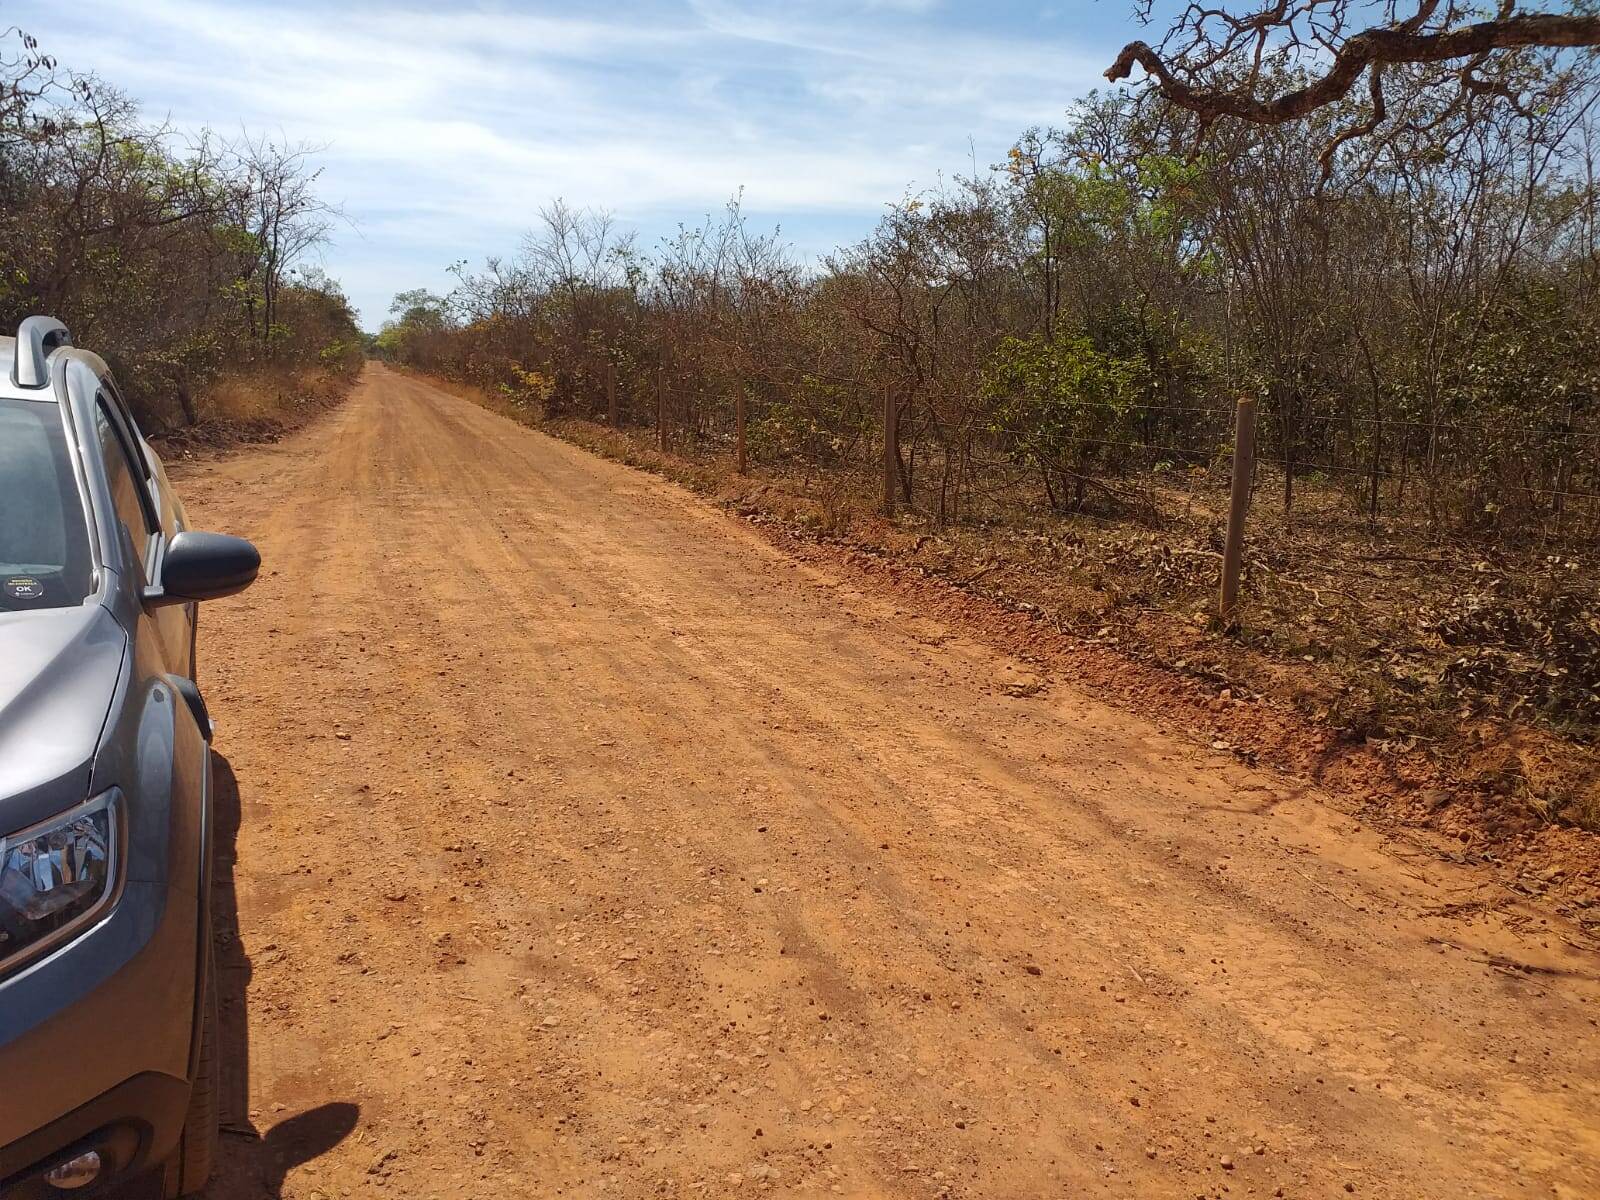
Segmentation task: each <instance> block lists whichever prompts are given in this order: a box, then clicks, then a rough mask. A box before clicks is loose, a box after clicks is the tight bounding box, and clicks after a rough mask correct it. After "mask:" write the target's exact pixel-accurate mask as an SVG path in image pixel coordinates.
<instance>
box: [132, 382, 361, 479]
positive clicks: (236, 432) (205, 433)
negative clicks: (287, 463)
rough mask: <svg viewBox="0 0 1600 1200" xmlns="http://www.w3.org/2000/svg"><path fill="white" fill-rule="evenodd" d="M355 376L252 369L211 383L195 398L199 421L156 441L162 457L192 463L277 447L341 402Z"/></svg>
mask: <svg viewBox="0 0 1600 1200" xmlns="http://www.w3.org/2000/svg"><path fill="white" fill-rule="evenodd" d="M355 380H356V375H355V374H353V373H343V372H328V371H324V370H319V369H315V368H306V369H298V370H291V369H285V368H275V369H271V368H256V369H252V370H248V371H244V372H241V373H239V374H236V375H229V376H225V377H223V378H221V379H217V380H214V381H213V382H212V383H210V384H209V385H208V386H207V387H206V389H205V390H204V391H203V392H201V393H199V394H198V395H197V396H196V397H195V407H196V410H197V413H198V417H199V420H198V421H197V422H196V423H195V424H194V425H185V424H184V423H183V422H182V420H181V419H179V420H178V421H176V422H173V423H171V424H169V426H168V427H167V428H166V429H165V430H164V431H162V432H160V433H157V434H155V435H154V437H155V440H156V441H158V442H159V443H160V444H161V445H162V447H163V453H164V454H176V455H177V456H179V457H185V458H187V457H193V456H194V455H196V454H200V453H207V452H216V451H219V450H225V449H228V448H229V447H232V446H237V445H249V444H253V443H260V442H275V441H277V440H278V439H279V438H281V437H282V436H283V435H284V434H286V433H288V432H290V431H291V430H293V429H296V428H298V427H299V426H301V425H303V424H304V423H305V422H306V421H308V420H310V419H311V418H312V417H314V416H316V415H317V414H318V413H320V412H324V411H326V410H327V409H328V408H330V407H332V406H333V405H335V404H337V403H338V402H339V401H341V400H343V399H344V398H345V396H347V395H348V394H349V392H350V389H351V387H353V386H354V384H355Z"/></svg>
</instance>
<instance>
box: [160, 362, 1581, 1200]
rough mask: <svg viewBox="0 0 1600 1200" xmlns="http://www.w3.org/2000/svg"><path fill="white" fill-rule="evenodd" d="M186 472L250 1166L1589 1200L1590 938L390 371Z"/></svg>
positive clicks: (865, 1189)
mask: <svg viewBox="0 0 1600 1200" xmlns="http://www.w3.org/2000/svg"><path fill="white" fill-rule="evenodd" d="M182 486H183V487H184V488H185V490H186V492H187V494H188V495H189V496H190V497H191V502H190V511H191V516H192V518H193V519H194V520H195V522H196V523H197V524H199V525H201V526H203V527H215V528H222V529H230V530H234V531H236V532H239V533H243V534H247V535H249V536H252V537H254V538H256V539H257V540H258V542H259V544H260V546H261V549H262V552H263V556H264V559H265V562H266V569H265V570H264V572H263V578H262V579H261V581H260V582H259V583H258V585H257V586H256V588H255V589H254V590H252V591H251V592H249V593H247V594H246V595H244V596H243V597H241V598H240V599H239V600H237V601H231V602H227V603H223V604H218V605H217V606H216V608H215V610H211V609H208V610H207V621H206V623H205V624H204V625H203V633H202V646H201V673H202V683H203V685H204V686H205V687H206V688H207V693H208V698H209V700H210V703H211V706H212V709H213V711H214V712H215V713H216V715H217V718H218V723H219V727H220V730H221V733H220V738H219V750H220V751H221V753H222V754H223V755H225V756H226V758H227V760H228V763H229V766H230V768H231V771H232V773H233V776H234V777H235V778H236V779H237V782H238V788H239V793H240V795H241V796H242V822H241V826H240V829H239V833H238V838H237V845H236V846H234V847H232V849H231V852H230V853H229V861H231V862H233V864H234V865H233V867H232V879H233V884H234V886H235V887H236V889H237V902H238V911H239V929H240V935H241V939H242V940H241V941H240V942H239V943H238V944H237V945H235V946H232V947H229V948H226V949H225V953H224V963H225V965H228V966H229V967H230V968H231V974H230V977H231V978H233V979H235V980H242V979H243V978H245V977H246V975H248V979H249V1011H248V1047H249V1050H248V1052H249V1082H248V1087H249V1101H248V1105H249V1119H250V1121H251V1123H252V1124H253V1125H254V1127H255V1129H256V1130H257V1131H258V1132H259V1133H261V1134H263V1135H264V1136H265V1141H264V1142H263V1143H256V1142H254V1141H252V1140H250V1139H248V1138H241V1137H230V1138H229V1139H227V1141H226V1143H225V1147H226V1149H227V1159H226V1161H225V1163H224V1174H223V1178H222V1180H221V1182H220V1184H219V1185H218V1188H217V1190H216V1194H217V1195H225V1196H229V1197H232V1196H252V1195H263V1194H272V1195H276V1194H278V1190H277V1189H278V1188H279V1186H280V1184H279V1179H280V1177H285V1176H286V1177H285V1178H283V1180H282V1183H281V1194H282V1195H284V1196H304V1197H316V1196H335V1195H346V1194H348V1195H375V1194H389V1195H396V1196H407V1197H411V1196H435V1195H437V1196H453V1197H459V1196H468V1197H477V1196H553V1195H565V1196H614V1197H634V1196H638V1197H645V1196H650V1197H658V1196H684V1197H693V1196H723V1195H738V1194H750V1193H759V1192H763V1191H765V1192H769V1193H771V1194H775V1195H796V1196H805V1195H834V1194H843V1195H849V1196H862V1197H865V1196H908V1197H936V1196H945V1195H949V1196H965V1197H1032V1196H1052V1195H1061V1196H1078V1195H1092V1196H1101V1195H1104V1196H1128V1197H1166V1196H1195V1195H1213V1194H1215V1195H1221V1194H1223V1192H1224V1191H1226V1192H1228V1193H1229V1194H1231V1195H1233V1196H1238V1195H1257V1196H1271V1195H1274V1194H1275V1189H1278V1188H1282V1189H1283V1194H1285V1195H1287V1196H1291V1197H1294V1196H1332V1195H1340V1196H1343V1195H1345V1194H1347V1188H1352V1189H1354V1193H1355V1194H1356V1195H1358V1196H1380V1197H1406V1198H1412V1197H1420V1196H1450V1197H1460V1196H1520V1195H1545V1196H1548V1195H1562V1196H1574V1197H1575V1196H1593V1195H1596V1194H1600V1131H1597V1128H1596V1113H1600V1095H1597V1092H1600V1052H1597V1045H1600V1038H1597V1030H1596V1028H1595V1017H1596V1016H1597V1015H1600V1000H1597V997H1600V988H1597V986H1596V979H1595V974H1594V964H1593V962H1592V960H1591V959H1589V958H1587V957H1584V956H1582V955H1581V954H1579V953H1577V952H1575V951H1573V950H1572V949H1570V948H1569V947H1567V946H1566V945H1565V944H1564V943H1563V942H1562V941H1561V940H1560V939H1559V938H1558V937H1555V936H1551V935H1550V934H1549V933H1548V932H1547V931H1544V928H1543V927H1541V926H1540V925H1539V918H1538V916H1537V915H1534V916H1528V915H1526V914H1523V915H1522V916H1520V917H1519V916H1517V915H1516V914H1507V913H1496V912H1493V911H1490V912H1484V913H1479V914H1478V915H1475V916H1474V915H1472V912H1471V910H1472V906H1470V905H1469V906H1465V908H1466V911H1465V912H1463V906H1461V905H1459V904H1455V902H1457V901H1459V900H1461V899H1462V897H1463V896H1470V895H1474V894H1476V893H1475V891H1474V889H1475V888H1477V887H1478V886H1479V885H1481V884H1483V882H1484V880H1483V879H1482V878H1481V877H1479V876H1475V875H1473V874H1471V873H1469V872H1468V871H1466V870H1464V869H1462V868H1456V867H1451V866H1448V865H1443V864H1439V863H1435V862H1432V861H1429V860H1427V859H1417V860H1415V861H1412V860H1411V859H1408V858H1402V857H1400V855H1399V854H1398V853H1397V852H1395V851H1394V849H1393V848H1391V847H1389V846H1387V845H1386V843H1385V842H1384V841H1383V839H1382V838H1380V837H1379V836H1378V835H1377V834H1376V833H1374V832H1372V831H1370V830H1367V829H1363V828H1361V827H1360V825H1359V824H1358V822H1357V821H1356V820H1354V819H1353V818H1351V817H1350V816H1347V815H1344V814H1342V813H1341V812H1339V811H1338V810H1337V808H1336V807H1334V806H1333V805H1331V804H1330V803H1329V802H1328V801H1327V798H1325V797H1320V796H1318V795H1317V794H1315V793H1314V792H1311V791H1308V790H1306V789H1304V788H1299V787H1296V786H1295V785H1293V784H1292V783H1290V782H1288V781H1285V780H1283V779H1280V778H1277V777H1274V776H1272V775H1270V774H1267V773H1264V772H1258V771H1254V770H1251V769H1248V768H1246V767H1244V766H1242V765H1240V764H1238V763H1237V762H1235V761H1233V760H1232V759H1231V758H1228V757H1226V756H1224V755H1220V754H1216V753H1213V752H1211V751H1209V750H1208V749H1207V747H1206V746H1205V745H1204V744H1203V743H1200V742H1196V741H1193V740H1192V739H1190V738H1188V737H1185V736H1184V735H1183V732H1182V731H1172V732H1166V733H1164V732H1162V731H1160V730H1158V729H1156V728H1155V727H1153V726H1152V725H1150V724H1149V723H1147V722H1145V721H1143V720H1141V719H1138V718H1136V717H1133V716H1130V715H1127V714H1125V713H1122V712H1118V711H1115V710H1113V709H1111V708H1108V707H1106V706H1104V705H1102V704H1100V703H1097V702H1096V701H1095V700H1094V699H1093V698H1092V697H1091V696H1090V695H1088V694H1087V693H1086V692H1083V691H1079V690H1077V689H1076V688H1075V687H1074V685H1073V682H1072V681H1071V680H1069V679H1061V678H1040V679H1037V680H1033V679H1032V678H1031V677H1030V674H1029V669H1028V668H1027V667H1026V666H1025V665H1024V664H1020V663H1017V662H1014V661H1011V660H1008V659H1006V658H1004V657H1002V656H999V655H997V654H996V653H995V652H993V651H991V650H989V649H986V648H984V647H983V646H982V645H980V644H979V643H977V642H976V641H973V640H970V639H969V638H968V637H966V636H963V634H962V631H961V630H959V629H953V628H947V627H944V626H941V625H939V624H937V623H935V622H934V621H932V620H930V619H928V618H927V617H925V616H920V615H918V613H917V612H916V611H915V610H914V609H913V608H912V607H911V606H910V605H909V603H908V602H906V601H903V600H901V599H897V598H896V596H894V595H892V594H889V593H887V592H882V591H875V590H872V589H871V588H870V587H868V586H867V585H863V584H862V583H861V581H859V580H853V579H852V578H851V577H849V576H848V574H845V573H839V574H833V573H829V572H826V571H823V570H820V569H817V568H815V567H806V566H802V565H800V564H797V563H796V562H795V561H793V560H792V559H790V558H788V557H786V556H785V555H784V554H782V553H781V552H779V551H778V550H777V549H775V548H773V547H772V546H771V545H770V544H769V543H768V542H766V541H765V540H763V539H762V538H761V537H760V536H759V535H758V534H757V533H756V532H754V531H752V530H751V529H749V528H748V527H746V526H744V525H743V524H741V523H740V522H738V521H736V520H734V519H732V518H730V517H727V516H724V515H723V514H721V513H719V512H716V511H715V510H713V509H711V508H709V507H707V506H704V505H702V504H701V503H700V502H698V501H697V500H695V499H693V498H691V497H689V496H687V495H686V494H684V493H682V492H680V491H678V490H677V489H675V488H673V487H671V486H670V485H668V484H665V483H663V482H661V481H659V480H657V479H654V478H651V477H648V476H645V475H642V474H639V473H637V472H633V471H630V470H628V469H626V468H623V467H620V466H617V465H614V464H610V463H607V462H603V461H600V460H597V459H595V458H592V457H590V456H588V455H586V454H584V453H582V452H581V451H578V450H576V449H574V448H572V447H570V446H568V445H565V444H563V443H561V442H558V441H555V440H553V439H551V438H548V437H546V436H543V435H541V434H538V433H536V432H533V431H531V430H527V429H524V428H522V427H520V426H517V425H514V424H512V423H510V422H508V421H505V420H503V419H502V418H500V417H498V416H495V415H493V414H490V413H488V412H486V411H484V410H482V409H479V408H477V407H475V406H473V405H471V404H468V403H467V402H465V401H462V400H460V399H457V398H455V397H452V396H450V395H447V394H445V393H443V392H441V391H439V390H437V389H435V388H432V387H430V386H427V385H425V384H423V383H421V382H419V381H416V380H414V379H411V378H409V377H406V376H402V375H399V374H397V373H395V372H393V371H390V370H386V369H384V368H382V367H379V366H372V367H369V368H368V371H367V374H366V375H365V376H364V378H363V381H362V382H361V384H360V385H359V386H358V388H357V390H356V392H355V394H354V395H353V397H352V399H351V400H350V401H349V402H348V403H347V404H346V405H345V406H344V407H343V408H341V409H339V410H338V411H336V412H334V413H332V414H330V415H329V416H327V417H325V418H323V419H321V420H319V421H318V422H317V423H316V424H315V425H313V426H312V427H311V428H308V429H307V430H305V431H303V432H301V433H299V434H297V435H295V436H293V437H291V438H290V439H288V440H287V441H285V442H283V443H281V444H279V445H277V446H273V447H268V448H264V449H259V450H252V451H249V452H246V453H242V454H240V455H238V456H235V457H233V458H230V459H226V460H223V461H220V462H214V463H210V464H205V465H200V466H196V467H193V468H190V469H188V470H187V471H186V472H185V477H184V480H183V485H182ZM1018 682H1024V683H1028V684H1029V686H1024V687H1015V686H1011V685H1013V684H1016V683H1018ZM1033 683H1037V684H1038V685H1039V686H1038V687H1034V686H1032V684H1033ZM1013 693H1016V694H1013ZM225 850H227V848H225ZM1452 906H1453V907H1452ZM1552 920H1553V919H1552ZM1506 960H1515V961H1518V962H1522V963H1528V964H1533V965H1536V966H1539V967H1541V968H1544V969H1543V970H1540V971H1538V972H1532V973H1530V972H1527V971H1521V970H1517V969H1513V968H1511V967H1508V966H1507V965H1505V964H1506ZM1496 964H1499V965H1498V966H1497V965H1496ZM246 965H248V972H246V971H245V970H244V968H245V967H246ZM235 1015H236V1017H237V1016H239V1014H238V1013H237V1010H236V1013H235ZM235 1052H236V1053H242V1049H241V1048H239V1047H237V1046H236V1049H235ZM236 1067H237V1069H241V1070H242V1064H236ZM343 1105H354V1106H356V1108H357V1109H359V1115H358V1116H357V1117H355V1128H354V1130H353V1132H350V1133H349V1134H348V1136H343V1137H342V1138H341V1136H340V1135H341V1134H343V1132H344V1131H343V1130H342V1129H340V1130H336V1131H333V1132H331V1133H330V1132H329V1131H328V1130H327V1129H325V1128H319V1127H318V1114H320V1113H328V1112H345V1111H349V1110H347V1109H342V1108H339V1107H338V1106H343ZM242 1117H243V1114H241V1118H242ZM330 1142H331V1143H334V1144H332V1145H331V1146H329V1145H328V1143H330Z"/></svg>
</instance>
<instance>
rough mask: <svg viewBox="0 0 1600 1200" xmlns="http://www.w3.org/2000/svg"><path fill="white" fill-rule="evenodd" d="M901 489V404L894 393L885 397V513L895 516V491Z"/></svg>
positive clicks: (885, 514)
mask: <svg viewBox="0 0 1600 1200" xmlns="http://www.w3.org/2000/svg"><path fill="white" fill-rule="evenodd" d="M899 490H900V405H899V404H898V403H897V402H896V400H895V395H894V393H893V392H892V391H891V392H888V393H886V394H885V395H884V398H883V515H884V516H886V517H892V516H894V501H895V493H896V492H897V491H899Z"/></svg>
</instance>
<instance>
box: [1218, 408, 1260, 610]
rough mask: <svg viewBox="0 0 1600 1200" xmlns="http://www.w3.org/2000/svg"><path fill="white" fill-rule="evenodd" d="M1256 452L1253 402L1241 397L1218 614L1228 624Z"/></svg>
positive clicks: (1236, 600) (1236, 591) (1236, 412)
mask: <svg viewBox="0 0 1600 1200" xmlns="http://www.w3.org/2000/svg"><path fill="white" fill-rule="evenodd" d="M1255 453H1256V402H1255V400H1254V398H1253V397H1250V396H1241V397H1240V398H1239V403H1238V405H1237V407H1236V408H1235V409H1234V417H1233V494H1232V496H1231V498H1230V500H1229V504H1228V540H1227V542H1226V544H1225V545H1224V546H1223V551H1222V595H1221V597H1220V599H1219V603H1218V606H1217V615H1218V616H1220V617H1221V618H1222V623H1223V624H1224V625H1228V624H1231V623H1232V621H1233V614H1234V611H1235V610H1236V609H1237V608H1238V606H1239V570H1240V567H1241V566H1242V565H1243V564H1244V522H1245V517H1246V516H1247V515H1248V514H1249V512H1250V479H1251V476H1252V473H1253V470H1254V463H1255Z"/></svg>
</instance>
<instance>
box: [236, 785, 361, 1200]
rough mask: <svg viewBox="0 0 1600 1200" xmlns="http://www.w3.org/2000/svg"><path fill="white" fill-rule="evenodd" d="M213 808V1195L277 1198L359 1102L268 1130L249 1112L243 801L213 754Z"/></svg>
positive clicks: (355, 1114)
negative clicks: (216, 1119) (218, 1082)
mask: <svg viewBox="0 0 1600 1200" xmlns="http://www.w3.org/2000/svg"><path fill="white" fill-rule="evenodd" d="M212 771H213V785H214V788H215V792H214V795H213V797H212V805H213V808H212V812H213V815H214V820H215V822H216V826H215V828H216V836H215V841H214V854H215V860H214V873H213V876H212V884H211V925H212V936H213V938H214V939H215V940H214V945H215V947H216V966H217V1009H218V1017H219V1021H218V1035H219V1038H218V1040H219V1042H220V1046H219V1047H218V1048H219V1050H220V1051H221V1070H222V1089H221V1090H222V1105H221V1107H222V1144H221V1147H220V1149H219V1156H218V1160H217V1167H216V1173H215V1175H214V1176H213V1179H212V1184H211V1187H210V1189H209V1190H208V1195H211V1196H215V1197H223V1196H227V1197H230V1198H231V1197H235V1196H239V1197H270V1198H273V1200H276V1197H278V1196H280V1195H282V1192H283V1181H284V1177H285V1176H286V1175H287V1174H288V1173H289V1171H291V1170H292V1169H294V1168H295V1167H298V1166H300V1165H301V1164H303V1163H307V1162H310V1161H311V1160H312V1159H314V1158H318V1157H320V1156H321V1155H323V1154H326V1153H327V1152H328V1151H329V1150H331V1149H333V1147H334V1146H337V1145H338V1144H339V1143H340V1142H342V1141H343V1140H344V1139H345V1138H346V1137H348V1136H349V1134H350V1132H351V1130H353V1129H354V1128H355V1127H356V1121H357V1119H358V1118H359V1117H360V1114H361V1110H360V1109H359V1108H357V1107H356V1106H355V1105H354V1104H347V1103H333V1104H323V1105H320V1106H319V1107H317V1108H312V1109H308V1110H306V1111H305V1112H302V1113H297V1114H294V1115H292V1116H289V1117H287V1118H286V1119H284V1120H281V1121H277V1122H275V1123H274V1124H273V1125H272V1126H271V1127H270V1128H269V1129H268V1130H267V1132H266V1133H265V1134H263V1133H262V1132H260V1131H259V1130H258V1129H257V1128H256V1127H255V1124H254V1122H253V1121H252V1120H251V1117H250V1021H249V1008H248V1004H249V992H250V978H251V974H252V971H251V964H250V955H249V953H248V952H247V951H246V948H245V942H244V937H243V934H242V933H241V931H240V928H239V894H238V889H237V886H236V884H235V880H234V867H235V865H236V864H237V863H238V838H239V827H240V825H241V824H242V822H243V820H244V801H243V799H242V797H241V795H240V791H239V780H238V778H237V777H236V776H235V775H234V773H233V766H232V764H231V763H229V762H228V760H227V759H226V758H224V757H223V756H222V755H220V754H215V753H214V754H213V756H212Z"/></svg>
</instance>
